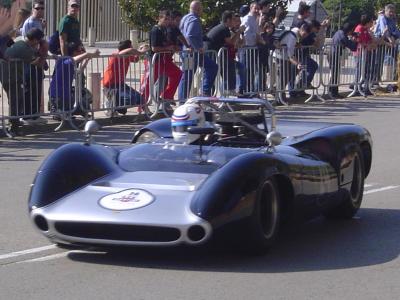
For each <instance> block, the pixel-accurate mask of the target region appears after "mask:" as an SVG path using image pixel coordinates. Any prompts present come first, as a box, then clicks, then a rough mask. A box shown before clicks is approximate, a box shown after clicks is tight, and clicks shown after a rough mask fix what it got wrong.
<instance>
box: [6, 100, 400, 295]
mask: <svg viewBox="0 0 400 300" xmlns="http://www.w3.org/2000/svg"><path fill="white" fill-rule="evenodd" d="M279 115H280V117H281V118H288V119H297V120H323V121H335V122H336V121H337V122H353V123H357V124H361V125H363V126H365V127H366V128H368V129H369V130H370V132H371V134H372V137H373V140H374V156H373V166H372V171H371V174H370V176H369V177H368V179H367V180H366V186H365V195H364V202H363V205H362V209H361V210H360V211H359V213H358V215H357V217H356V218H354V219H353V220H350V221H338V222H333V221H327V220H325V219H324V218H319V219H316V220H314V221H312V222H309V223H307V224H304V225H302V226H297V227H295V228H292V227H291V228H287V229H285V230H284V231H283V232H282V233H281V236H280V238H279V239H278V241H277V243H276V246H275V247H274V248H273V249H272V250H271V251H270V252H269V253H268V254H267V255H265V256H261V257H248V256H245V255H244V254H240V253H238V252H235V251H234V249H232V250H229V249H225V250H221V249H210V248H200V249H154V250H149V249H133V250H130V251H124V252H109V253H106V252H91V251H68V250H63V249H58V248H55V247H54V246H53V245H51V244H50V243H49V242H48V241H47V240H46V239H44V238H43V237H42V236H41V235H40V234H38V233H37V232H36V231H35V230H34V229H33V227H32V226H31V224H30V221H29V219H28V213H27V205H26V202H27V196H28V191H29V185H30V183H31V181H32V179H33V176H34V174H35V171H36V170H37V168H38V167H39V165H40V163H41V162H42V161H43V159H44V158H45V157H46V155H47V154H49V153H50V152H51V151H52V150H53V149H55V148H57V147H58V146H60V145H62V144H63V143H66V142H71V141H80V140H82V135H81V134H79V133H76V132H61V133H48V134H40V135H30V136H28V137H24V138H22V139H20V140H7V139H0V185H1V189H0V299H245V298H246V299H399V297H400V281H399V278H400V270H399V269H400V268H399V267H400V260H399V258H398V256H399V253H400V203H399V200H398V199H399V197H398V193H399V191H400V177H399V173H400V171H399V166H400V155H399V153H400V138H399V132H400V118H399V117H398V116H399V115H400V99H395V98H391V99H388V98H386V99H384V98H375V99H369V100H361V99H354V100H346V101H338V102H335V103H329V104H325V105H321V104H318V105H313V106H310V105H307V106H302V105H295V106H291V107H289V108H283V109H279ZM278 128H279V124H278ZM131 136H132V126H131V125H115V126H113V127H106V128H104V129H103V130H102V131H101V132H100V133H99V134H98V137H97V140H98V141H100V142H103V143H108V144H126V143H128V141H129V140H130V138H131Z"/></svg>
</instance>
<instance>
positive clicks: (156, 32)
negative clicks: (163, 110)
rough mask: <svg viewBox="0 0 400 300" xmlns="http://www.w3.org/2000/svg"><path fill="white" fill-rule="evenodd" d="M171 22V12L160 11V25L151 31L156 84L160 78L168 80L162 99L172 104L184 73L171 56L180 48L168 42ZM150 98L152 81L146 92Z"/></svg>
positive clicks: (146, 98)
mask: <svg viewBox="0 0 400 300" xmlns="http://www.w3.org/2000/svg"><path fill="white" fill-rule="evenodd" d="M170 22H171V14H170V12H169V11H167V10H162V11H160V12H159V15H158V23H157V24H156V25H155V26H153V28H152V29H151V31H150V49H151V54H152V55H157V59H156V60H155V62H154V66H153V79H154V83H155V82H157V80H158V78H159V77H160V76H162V77H165V78H167V83H166V84H167V86H166V88H165V89H164V91H163V92H162V93H161V98H162V99H165V100H167V101H169V102H172V101H173V100H174V97H175V93H176V89H177V88H178V85H179V81H180V80H181V76H182V72H181V70H179V68H178V67H177V66H176V65H175V64H174V62H173V60H172V55H171V54H172V53H174V52H175V51H178V50H179V48H178V47H177V46H176V45H172V44H171V43H170V42H169V41H168V36H167V29H168V26H169V25H170ZM148 79H149V78H148ZM149 96H150V80H147V81H146V85H145V90H144V97H145V100H148V98H149ZM167 106H168V105H167Z"/></svg>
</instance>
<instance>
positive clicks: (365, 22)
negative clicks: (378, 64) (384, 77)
mask: <svg viewBox="0 0 400 300" xmlns="http://www.w3.org/2000/svg"><path fill="white" fill-rule="evenodd" d="M373 25H374V18H373V16H371V15H362V16H361V21H360V24H358V25H357V26H356V28H355V29H354V32H355V33H356V41H357V43H358V49H357V50H356V51H355V52H354V58H355V60H356V65H357V66H356V83H358V84H360V88H361V91H362V92H363V93H365V95H372V93H371V91H370V90H369V81H370V79H371V75H372V74H371V72H372V71H373V68H372V59H373V57H372V50H373V49H375V48H376V41H375V40H374V38H373V36H372V34H371V31H370V30H371V28H372V26H373ZM362 51H366V55H365V60H366V61H365V72H364V74H361V72H362ZM361 79H362V80H361ZM360 81H362V82H360Z"/></svg>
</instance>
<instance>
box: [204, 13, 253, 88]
mask: <svg viewBox="0 0 400 300" xmlns="http://www.w3.org/2000/svg"><path fill="white" fill-rule="evenodd" d="M233 22H234V14H233V12H231V11H224V12H223V14H222V19H221V24H219V25H217V26H215V27H213V28H211V30H210V31H209V32H208V33H207V35H206V36H207V42H206V43H205V45H206V48H207V50H213V51H216V52H219V51H220V49H221V48H222V47H225V46H234V44H235V41H236V40H237V39H238V38H239V37H240V34H241V33H243V31H244V29H245V28H244V26H241V27H239V29H238V30H237V31H236V32H235V33H234V34H233V35H231V31H230V28H232V27H233V24H234V23H233ZM220 64H221V65H222V69H221V75H222V76H223V80H224V85H225V89H228V90H231V91H232V90H235V83H236V82H235V61H234V59H232V57H229V56H228V53H227V51H224V52H223V53H222V58H221V61H220Z"/></svg>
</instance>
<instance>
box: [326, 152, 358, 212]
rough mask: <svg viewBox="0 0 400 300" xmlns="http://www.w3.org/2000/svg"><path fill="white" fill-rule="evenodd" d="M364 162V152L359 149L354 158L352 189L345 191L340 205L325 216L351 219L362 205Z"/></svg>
mask: <svg viewBox="0 0 400 300" xmlns="http://www.w3.org/2000/svg"><path fill="white" fill-rule="evenodd" d="M364 178H365V171H364V162H363V157H362V153H361V151H360V150H357V151H356V153H355V154H354V159H353V179H352V181H351V186H350V190H349V191H347V192H346V193H345V196H344V199H343V200H342V203H341V204H339V206H336V207H334V208H333V209H332V210H330V211H328V212H326V213H325V216H326V217H328V218H332V219H351V218H352V217H354V215H355V214H356V213H357V211H358V209H359V208H360V206H361V202H362V199H363V194H364Z"/></svg>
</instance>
